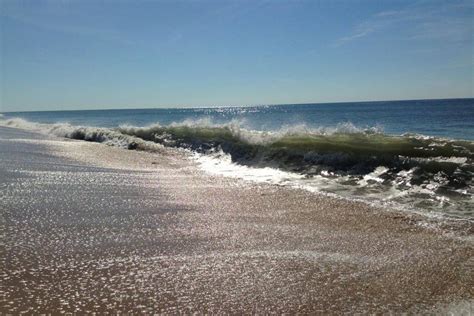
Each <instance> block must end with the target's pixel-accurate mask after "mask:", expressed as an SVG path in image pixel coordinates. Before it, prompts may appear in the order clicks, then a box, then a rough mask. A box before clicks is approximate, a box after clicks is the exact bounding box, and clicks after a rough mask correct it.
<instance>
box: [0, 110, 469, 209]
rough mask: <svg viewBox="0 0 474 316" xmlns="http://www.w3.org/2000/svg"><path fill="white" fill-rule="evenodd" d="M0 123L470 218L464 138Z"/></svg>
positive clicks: (303, 129) (351, 129)
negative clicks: (287, 177) (205, 160)
mask: <svg viewBox="0 0 474 316" xmlns="http://www.w3.org/2000/svg"><path fill="white" fill-rule="evenodd" d="M0 123H1V125H4V126H11V127H20V128H26V129H30V130H36V131H40V132H44V133H48V134H53V135H56V136H60V137H67V138H71V139H79V140H86V141H94V142H101V143H106V144H109V145H116V146H121V147H124V148H128V149H137V150H147V151H156V150H159V149H160V148H163V146H164V147H178V148H186V149H190V150H193V151H195V152H198V153H201V154H207V155H214V157H217V156H216V155H220V156H224V155H225V157H227V158H228V159H230V160H231V162H232V163H235V164H238V165H243V166H247V167H258V168H266V167H270V168H274V169H279V170H282V171H288V172H292V173H296V174H299V175H302V176H303V177H304V178H305V179H306V180H307V182H308V183H311V181H313V182H314V181H315V180H317V179H319V180H321V181H319V180H318V181H317V183H316V182H314V183H315V185H316V186H319V187H325V188H326V191H329V192H330V191H331V190H332V191H335V192H336V193H338V192H342V191H344V190H346V191H347V190H349V191H350V192H353V195H354V196H356V195H366V196H370V195H377V194H378V195H379V196H383V197H384V199H386V200H397V201H400V202H402V203H403V202H407V201H409V203H410V204H411V205H412V206H414V207H418V208H425V209H428V210H437V211H441V212H445V211H446V210H447V209H453V210H454V213H457V214H459V213H461V214H463V217H465V216H472V214H471V211H470V209H472V197H473V193H474V192H473V185H472V178H473V174H474V142H472V141H467V140H453V139H444V138H437V137H427V136H423V135H414V134H404V135H387V134H385V133H383V131H382V129H380V128H366V129H360V128H357V127H355V126H354V125H352V124H343V125H338V126H337V127H335V128H318V129H314V128H309V127H307V126H304V125H302V126H296V127H287V128H282V129H281V130H279V131H274V132H269V131H255V130H248V129H245V128H242V123H241V122H237V121H234V122H230V123H227V124H212V122H210V121H208V120H199V121H184V122H182V123H173V124H170V125H166V126H163V125H160V124H155V125H151V126H147V127H135V126H127V125H122V126H119V127H116V128H100V127H83V126H73V125H70V124H39V123H31V122H28V121H25V120H23V119H18V118H14V119H6V120H5V119H1V118H0ZM227 158H226V159H227ZM329 184H330V185H329ZM349 188H350V189H349Z"/></svg>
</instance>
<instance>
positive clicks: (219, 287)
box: [0, 127, 474, 315]
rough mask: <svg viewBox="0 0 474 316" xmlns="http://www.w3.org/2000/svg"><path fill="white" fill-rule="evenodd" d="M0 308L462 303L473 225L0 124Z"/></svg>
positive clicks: (389, 308)
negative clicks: (424, 216) (438, 220)
mask: <svg viewBox="0 0 474 316" xmlns="http://www.w3.org/2000/svg"><path fill="white" fill-rule="evenodd" d="M0 143H1V147H2V150H1V151H0V208H1V213H2V220H1V231H2V255H1V258H0V260H1V261H0V262H1V263H0V265H1V275H2V284H1V285H0V293H1V295H0V300H1V303H0V312H1V313H2V314H8V313H13V314H18V313H20V312H28V313H33V314H38V313H49V312H51V313H56V312H68V313H79V314H82V313H86V312H100V313H103V312H114V313H115V312H118V311H120V312H134V313H138V312H146V313H153V312H156V313H167V314H174V313H177V312H181V313H194V312H197V313H235V314H237V313H270V312H271V313H296V312H299V313H303V314H309V313H311V314H344V313H347V314H349V313H350V314H354V313H364V314H372V313H401V312H407V313H433V312H439V313H445V312H447V311H452V312H454V313H457V314H466V315H468V314H470V313H471V314H472V313H473V312H474V309H473V297H474V290H473V288H474V275H473V273H472V271H473V269H474V259H473V257H474V256H473V255H474V249H473V243H472V235H473V227H472V222H470V221H457V222H454V223H448V224H445V223H437V222H436V221H435V220H434V219H431V220H430V219H427V218H423V217H421V216H420V215H415V214H410V213H404V212H400V211H394V210H389V209H387V208H385V207H380V208H377V207H376V206H371V205H368V204H365V203H362V202H356V201H350V200H347V199H346V200H345V199H338V198H334V197H328V196H324V195H321V194H314V193H311V192H308V191H305V190H300V189H296V188H288V187H284V186H277V185H270V184H262V183H260V184H259V183H253V182H249V181H244V180H240V179H234V178H226V177H222V176H215V175H210V174H207V173H205V172H203V171H202V170H200V169H199V168H198V167H197V166H196V163H195V162H194V161H193V160H191V159H188V158H187V156H186V153H185V152H183V151H180V150H178V149H173V148H164V147H163V148H162V149H160V150H157V151H155V152H144V151H139V150H127V149H123V148H119V147H112V146H107V145H105V144H100V143H93V142H86V141H78V140H70V139H64V138H57V137H53V136H45V135H42V134H37V133H33V132H28V131H24V130H20V129H15V128H8V127H0Z"/></svg>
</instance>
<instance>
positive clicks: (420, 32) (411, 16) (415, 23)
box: [335, 2, 474, 46]
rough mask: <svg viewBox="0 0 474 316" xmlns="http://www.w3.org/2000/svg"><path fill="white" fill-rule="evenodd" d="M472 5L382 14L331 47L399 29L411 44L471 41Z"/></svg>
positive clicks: (418, 7) (473, 28)
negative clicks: (404, 33)
mask: <svg viewBox="0 0 474 316" xmlns="http://www.w3.org/2000/svg"><path fill="white" fill-rule="evenodd" d="M473 7H474V6H473V5H472V4H470V3H465V2H462V3H449V4H446V5H439V4H438V5H436V4H433V3H429V4H428V5H426V4H425V5H421V4H416V5H412V6H410V7H407V8H403V9H401V10H390V11H382V12H378V13H376V14H374V15H372V16H371V17H370V18H368V19H367V20H366V21H363V22H362V23H360V24H358V25H356V26H355V27H354V29H353V31H352V32H351V33H352V34H350V35H347V36H344V37H341V38H339V39H337V40H336V41H335V46H341V45H344V44H346V43H348V42H352V41H356V40H359V39H362V38H364V37H367V36H369V35H372V34H376V33H381V32H384V31H385V32H386V33H388V32H387V30H388V29H390V28H394V27H399V28H400V29H402V28H404V29H403V30H407V32H408V33H409V34H410V35H409V36H408V37H407V38H408V39H412V40H421V39H426V40H443V41H450V42H455V41H468V40H471V41H472V33H473V31H474V26H473V23H472V21H473V19H474V14H473V12H474V11H473V10H474V9H473Z"/></svg>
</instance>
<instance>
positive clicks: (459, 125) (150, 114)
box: [5, 99, 474, 140]
mask: <svg viewBox="0 0 474 316" xmlns="http://www.w3.org/2000/svg"><path fill="white" fill-rule="evenodd" d="M5 117H6V118H9V117H20V118H24V119H26V120H28V121H32V122H41V123H57V122H63V123H66V122H67V123H70V124H73V125H88V126H101V127H115V126H119V125H121V124H130V125H135V126H146V125H150V124H153V123H160V124H163V125H167V124H170V123H173V122H176V123H177V122H183V121H185V120H199V119H209V120H210V121H211V122H213V123H226V122H229V121H232V120H237V121H239V123H240V125H242V126H244V127H246V128H249V129H254V130H278V129H280V128H282V127H291V126H294V125H302V124H304V125H306V126H307V127H310V128H322V127H323V128H324V127H336V126H338V125H339V124H344V123H351V124H353V125H355V126H356V127H359V128H371V127H378V128H381V129H382V130H383V131H384V132H385V133H387V134H397V135H399V134H404V133H416V134H423V135H429V136H441V137H446V138H455V139H468V140H474V99H453V100H416V101H385V102H351V103H331V104H329V103H326V104H288V105H273V106H257V107H228V108H199V109H133V110H95V111H54V112H15V113H13V112H10V113H5Z"/></svg>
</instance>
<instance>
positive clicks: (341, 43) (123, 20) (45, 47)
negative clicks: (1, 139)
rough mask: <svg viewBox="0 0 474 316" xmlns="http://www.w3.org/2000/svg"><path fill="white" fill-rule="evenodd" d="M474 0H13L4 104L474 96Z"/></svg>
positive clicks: (1, 56)
mask: <svg viewBox="0 0 474 316" xmlns="http://www.w3.org/2000/svg"><path fill="white" fill-rule="evenodd" d="M473 53H474V2H473V1H434V0H433V1H398V0H390V1H389V0H385V1H384V0H381V1H376V0H373V1H363V0H347V1H341V0H335V1H330V0H325V1H316V0H315V1H304V0H274V1H259V0H252V1H247V0H238V1H226V0H223V1H213V0H193V1H171V0H169V1H165V0H162V1H160V0H156V1H140V0H137V1H132V0H117V1H112V0H108V1H105V0H103V1H100V0H96V1H89V0H81V1H65V0H62V1H59V0H57V1H52V0H48V1H42V0H35V1H22V0H16V1H9V0H0V111H3V112H6V111H35V110H36V111H40V110H74V109H109V108H154V107H190V106H224V105H225V106H231V105H255V104H288V103H295V104H296V103H320V102H345V101H362V100H401V99H427V98H430V99H431V98H462V97H473V96H474V91H473V90H474V85H473V83H474V70H473V66H474V54H473Z"/></svg>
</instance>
